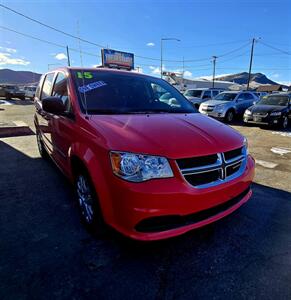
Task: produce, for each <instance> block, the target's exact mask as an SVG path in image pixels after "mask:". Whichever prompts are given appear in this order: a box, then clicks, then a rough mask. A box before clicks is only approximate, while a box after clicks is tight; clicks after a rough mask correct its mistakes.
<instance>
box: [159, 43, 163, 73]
mask: <svg viewBox="0 0 291 300" xmlns="http://www.w3.org/2000/svg"><path fill="white" fill-rule="evenodd" d="M160 71H161V78H163V39H161V66H160Z"/></svg>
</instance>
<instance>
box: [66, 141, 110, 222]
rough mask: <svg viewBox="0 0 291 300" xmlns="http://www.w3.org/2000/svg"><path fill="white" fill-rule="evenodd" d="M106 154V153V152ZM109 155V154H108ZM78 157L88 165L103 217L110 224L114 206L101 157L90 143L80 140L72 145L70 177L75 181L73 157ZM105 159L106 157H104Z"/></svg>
mask: <svg viewBox="0 0 291 300" xmlns="http://www.w3.org/2000/svg"><path fill="white" fill-rule="evenodd" d="M105 155H106V153H105ZM106 156H107V155H106ZM73 157H77V158H78V159H79V160H80V161H81V162H82V163H83V164H84V166H85V167H86V169H87V171H88V173H89V175H90V178H91V180H92V183H93V185H94V187H95V191H96V194H97V195H98V199H99V203H100V207H101V210H102V213H103V217H104V219H105V221H106V223H108V224H110V223H111V222H110V220H112V217H113V208H112V203H111V198H110V189H109V186H108V184H107V182H106V180H105V176H104V172H106V171H105V170H103V169H102V166H101V163H100V159H101V158H100V159H98V158H97V156H96V154H95V151H93V149H91V148H89V147H88V144H87V145H85V144H83V143H80V142H76V143H74V144H72V145H71V147H70V148H69V151H68V159H69V165H70V179H71V181H72V182H73V180H74V174H73V166H72V158H73ZM102 159H104V157H102Z"/></svg>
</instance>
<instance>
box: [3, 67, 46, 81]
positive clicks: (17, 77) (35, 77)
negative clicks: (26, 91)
mask: <svg viewBox="0 0 291 300" xmlns="http://www.w3.org/2000/svg"><path fill="white" fill-rule="evenodd" d="M40 76H41V74H38V73H34V72H30V71H13V70H10V69H0V83H13V84H33V83H38V81H39V79H40Z"/></svg>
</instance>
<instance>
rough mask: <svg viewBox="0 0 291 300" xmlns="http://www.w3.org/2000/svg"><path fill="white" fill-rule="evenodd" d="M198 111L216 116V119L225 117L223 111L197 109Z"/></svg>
mask: <svg viewBox="0 0 291 300" xmlns="http://www.w3.org/2000/svg"><path fill="white" fill-rule="evenodd" d="M199 112H200V113H201V114H204V115H207V116H209V117H213V118H216V119H222V118H224V117H225V111H215V110H212V111H207V110H203V109H199Z"/></svg>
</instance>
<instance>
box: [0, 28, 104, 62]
mask: <svg viewBox="0 0 291 300" xmlns="http://www.w3.org/2000/svg"><path fill="white" fill-rule="evenodd" d="M0 28H1V29H4V30H7V31H11V32H14V33H16V34H19V35H22V36H25V37H28V38H31V39H34V40H36V41H39V42H43V43H46V44H49V45H52V46H56V47H59V48H63V49H66V47H67V46H65V45H61V44H57V43H54V42H51V41H48V40H44V39H40V38H38V37H35V36H32V35H29V34H26V33H23V32H20V31H16V30H14V29H11V28H8V27H5V26H0ZM69 50H70V51H73V52H78V53H79V50H78V49H74V48H71V47H69ZM82 52H83V54H86V55H89V56H95V57H99V58H101V55H98V54H93V53H89V52H84V51H82Z"/></svg>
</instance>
